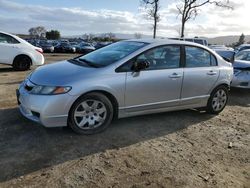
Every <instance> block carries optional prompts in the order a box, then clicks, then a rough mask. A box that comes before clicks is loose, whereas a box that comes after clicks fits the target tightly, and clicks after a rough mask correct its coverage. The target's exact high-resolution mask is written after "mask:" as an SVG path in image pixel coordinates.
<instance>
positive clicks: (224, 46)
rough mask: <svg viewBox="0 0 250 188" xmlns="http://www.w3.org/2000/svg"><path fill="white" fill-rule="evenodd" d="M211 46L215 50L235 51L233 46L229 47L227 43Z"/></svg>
mask: <svg viewBox="0 0 250 188" xmlns="http://www.w3.org/2000/svg"><path fill="white" fill-rule="evenodd" d="M209 48H210V49H213V50H231V51H234V49H233V48H231V47H227V46H226V45H221V44H213V45H209Z"/></svg>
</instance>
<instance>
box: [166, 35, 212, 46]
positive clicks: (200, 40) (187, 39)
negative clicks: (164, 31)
mask: <svg viewBox="0 0 250 188" xmlns="http://www.w3.org/2000/svg"><path fill="white" fill-rule="evenodd" d="M169 39H172V40H182V41H188V42H194V43H197V44H201V45H204V46H208V42H207V40H206V39H204V38H198V37H197V38H196V37H195V38H169Z"/></svg>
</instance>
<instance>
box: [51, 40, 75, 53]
mask: <svg viewBox="0 0 250 188" xmlns="http://www.w3.org/2000/svg"><path fill="white" fill-rule="evenodd" d="M54 52H56V53H75V52H76V48H75V47H73V46H72V45H70V44H69V43H63V42H62V43H60V44H58V45H57V46H55V47H54Z"/></svg>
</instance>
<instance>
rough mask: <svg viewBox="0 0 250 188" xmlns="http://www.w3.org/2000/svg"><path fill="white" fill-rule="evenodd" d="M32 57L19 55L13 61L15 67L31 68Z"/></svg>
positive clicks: (22, 69) (20, 68) (20, 69)
mask: <svg viewBox="0 0 250 188" xmlns="http://www.w3.org/2000/svg"><path fill="white" fill-rule="evenodd" d="M31 63H32V62H31V59H30V58H29V57H28V56H26V55H21V56H17V57H16V58H15V59H14V61H13V68H14V70H16V71H25V70H29V69H30V66H31Z"/></svg>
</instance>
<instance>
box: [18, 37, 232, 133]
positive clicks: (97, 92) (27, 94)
mask: <svg viewBox="0 0 250 188" xmlns="http://www.w3.org/2000/svg"><path fill="white" fill-rule="evenodd" d="M232 76H233V68H232V65H231V64H230V63H227V62H225V61H224V60H223V59H222V58H221V57H220V56H219V55H217V54H216V53H215V52H213V51H212V50H210V49H208V48H206V47H204V46H202V45H199V44H195V43H190V42H184V41H175V40H127V41H121V42H117V43H114V44H112V45H109V46H107V47H104V48H102V49H99V50H96V51H94V52H91V53H89V54H87V55H84V56H81V57H77V58H75V59H70V60H67V61H62V62H58V63H53V64H50V65H46V66H42V67H39V68H37V69H36V70H35V71H34V72H33V73H32V74H30V75H29V76H28V77H27V78H26V79H25V80H24V82H23V83H22V84H21V85H20V87H19V89H18V90H17V98H18V103H19V107H20V111H21V113H22V114H23V115H24V116H25V117H27V118H28V119H31V120H33V121H35V122H38V123H40V124H42V125H44V126H46V127H58V126H70V127H71V128H72V129H73V130H74V131H75V132H77V133H80V134H94V133H98V132H101V131H103V130H104V129H105V128H107V127H108V125H110V123H111V121H112V120H113V119H114V118H124V117H129V116H136V115H144V114H151V113H159V112H166V111H173V110H182V109H190V108H201V107H205V109H206V110H207V111H208V112H209V113H213V114H218V113H220V112H221V111H222V110H223V109H224V107H225V106H226V103H227V99H228V89H229V86H230V83H231V80H232Z"/></svg>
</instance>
